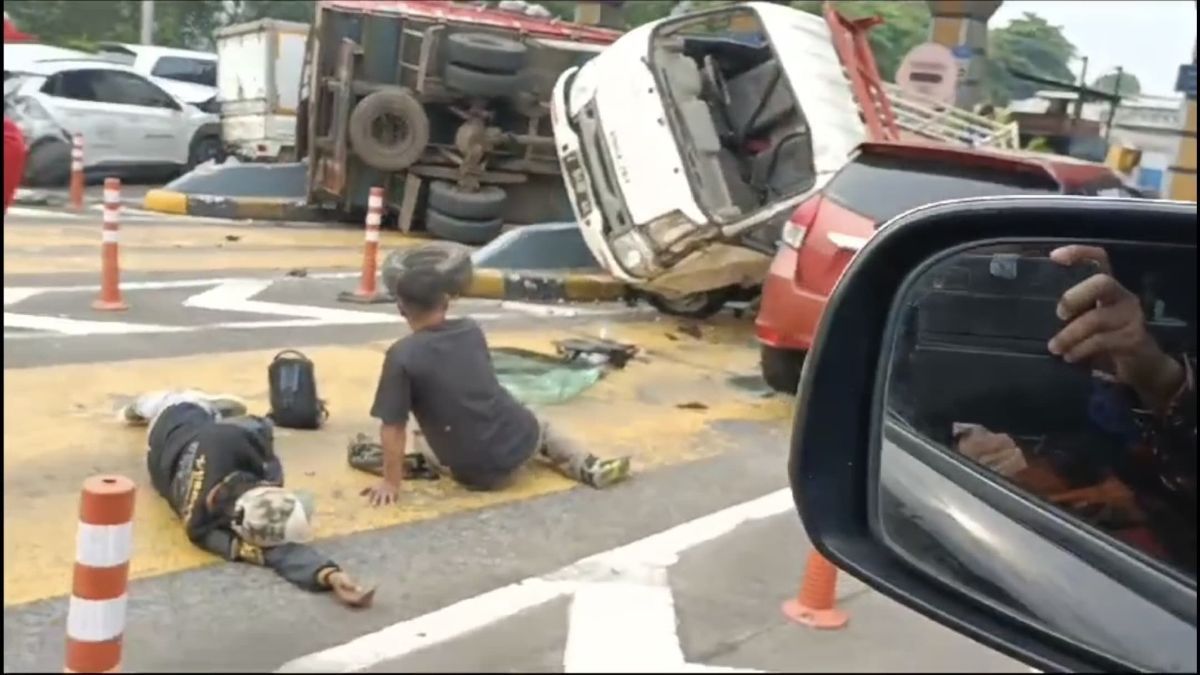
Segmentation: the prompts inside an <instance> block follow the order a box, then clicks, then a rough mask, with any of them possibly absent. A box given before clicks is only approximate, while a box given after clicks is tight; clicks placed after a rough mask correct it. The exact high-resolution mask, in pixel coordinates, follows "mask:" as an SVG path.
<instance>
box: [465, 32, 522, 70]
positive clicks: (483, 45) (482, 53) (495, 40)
mask: <svg viewBox="0 0 1200 675" xmlns="http://www.w3.org/2000/svg"><path fill="white" fill-rule="evenodd" d="M527 53H528V49H527V48H526V47H525V45H523V44H521V43H520V42H517V41H516V40H512V39H509V38H506V37H502V36H499V35H492V34H490V33H454V34H452V35H451V36H450V37H449V38H447V40H446V61H447V62H448V63H457V64H458V65H460V66H467V67H468V68H472V69H475V70H482V71H485V72H489V73H515V72H517V71H518V70H520V69H522V68H524V67H525V59H526V55H527Z"/></svg>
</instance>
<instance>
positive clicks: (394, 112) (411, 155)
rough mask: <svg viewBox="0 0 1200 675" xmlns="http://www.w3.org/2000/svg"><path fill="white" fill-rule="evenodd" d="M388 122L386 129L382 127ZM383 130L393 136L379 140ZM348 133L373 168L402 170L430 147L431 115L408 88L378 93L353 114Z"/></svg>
mask: <svg viewBox="0 0 1200 675" xmlns="http://www.w3.org/2000/svg"><path fill="white" fill-rule="evenodd" d="M389 121H390V124H388V125H387V128H386V129H384V128H382V125H383V124H384V123H386V122H389ZM384 131H390V132H392V133H390V134H389V135H388V137H380V135H379V134H380V133H381V132H384ZM347 134H348V135H349V137H350V146H351V147H352V148H354V152H355V154H357V155H358V156H359V158H360V159H362V161H364V162H366V163H367V164H368V165H370V166H371V167H373V168H375V169H379V170H380V171H403V170H404V169H407V168H408V167H410V166H412V165H413V164H415V163H416V162H417V160H418V159H420V158H421V154H422V153H424V152H425V147H426V146H428V145H429V116H428V115H426V114H425V107H424V106H423V105H421V102H420V101H418V100H417V97H416V96H413V95H412V93H411V92H410V91H408V90H407V89H399V88H397V89H387V90H384V91H377V92H374V93H372V94H369V95H367V97H366V98H364V99H363V100H361V101H359V102H358V105H356V106H354V109H353V110H352V111H350V124H349V128H348V129H347Z"/></svg>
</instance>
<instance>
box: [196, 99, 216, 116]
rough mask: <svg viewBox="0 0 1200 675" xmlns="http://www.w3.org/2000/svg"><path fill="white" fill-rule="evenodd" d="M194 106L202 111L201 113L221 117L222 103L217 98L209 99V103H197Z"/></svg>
mask: <svg viewBox="0 0 1200 675" xmlns="http://www.w3.org/2000/svg"><path fill="white" fill-rule="evenodd" d="M194 105H195V106H196V108H197V109H199V110H200V112H204V113H208V114H210V115H219V114H220V113H221V102H220V101H218V100H217V97H216V96H214V97H212V98H210V99H208V100H207V101H204V102H202V103H196V104H194Z"/></svg>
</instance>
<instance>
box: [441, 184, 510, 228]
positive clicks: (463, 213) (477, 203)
mask: <svg viewBox="0 0 1200 675" xmlns="http://www.w3.org/2000/svg"><path fill="white" fill-rule="evenodd" d="M507 197H508V193H507V192H505V191H504V188H501V187H497V186H495V185H483V186H481V187H480V188H479V191H478V192H467V191H466V190H462V189H460V188H459V187H458V186H457V185H455V184H454V183H451V182H449V181H444V180H439V181H434V182H432V183H430V184H429V208H431V209H433V210H434V211H438V212H440V213H444V214H446V215H448V216H454V217H455V218H467V219H469V220H490V219H492V218H499V217H500V216H501V215H503V212H504V200H505V199H506V198H507Z"/></svg>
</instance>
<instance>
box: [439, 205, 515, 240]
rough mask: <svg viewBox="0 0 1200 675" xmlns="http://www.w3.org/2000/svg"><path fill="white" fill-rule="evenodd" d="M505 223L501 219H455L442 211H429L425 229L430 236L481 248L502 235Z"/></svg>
mask: <svg viewBox="0 0 1200 675" xmlns="http://www.w3.org/2000/svg"><path fill="white" fill-rule="evenodd" d="M503 227H504V221H503V220H501V219H499V218H492V219H489V220H470V219H468V218H455V217H454V216H451V215H447V214H445V213H442V212H441V211H435V210H433V209H429V210H428V211H426V212H425V229H426V230H428V231H429V233H430V234H432V235H434V236H436V237H439V238H441V239H446V240H447V241H453V242H458V243H459V244H467V245H469V246H479V245H482V244H486V243H488V242H489V241H491V240H493V239H495V238H496V237H497V236H499V235H500V230H501V229H503Z"/></svg>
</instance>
